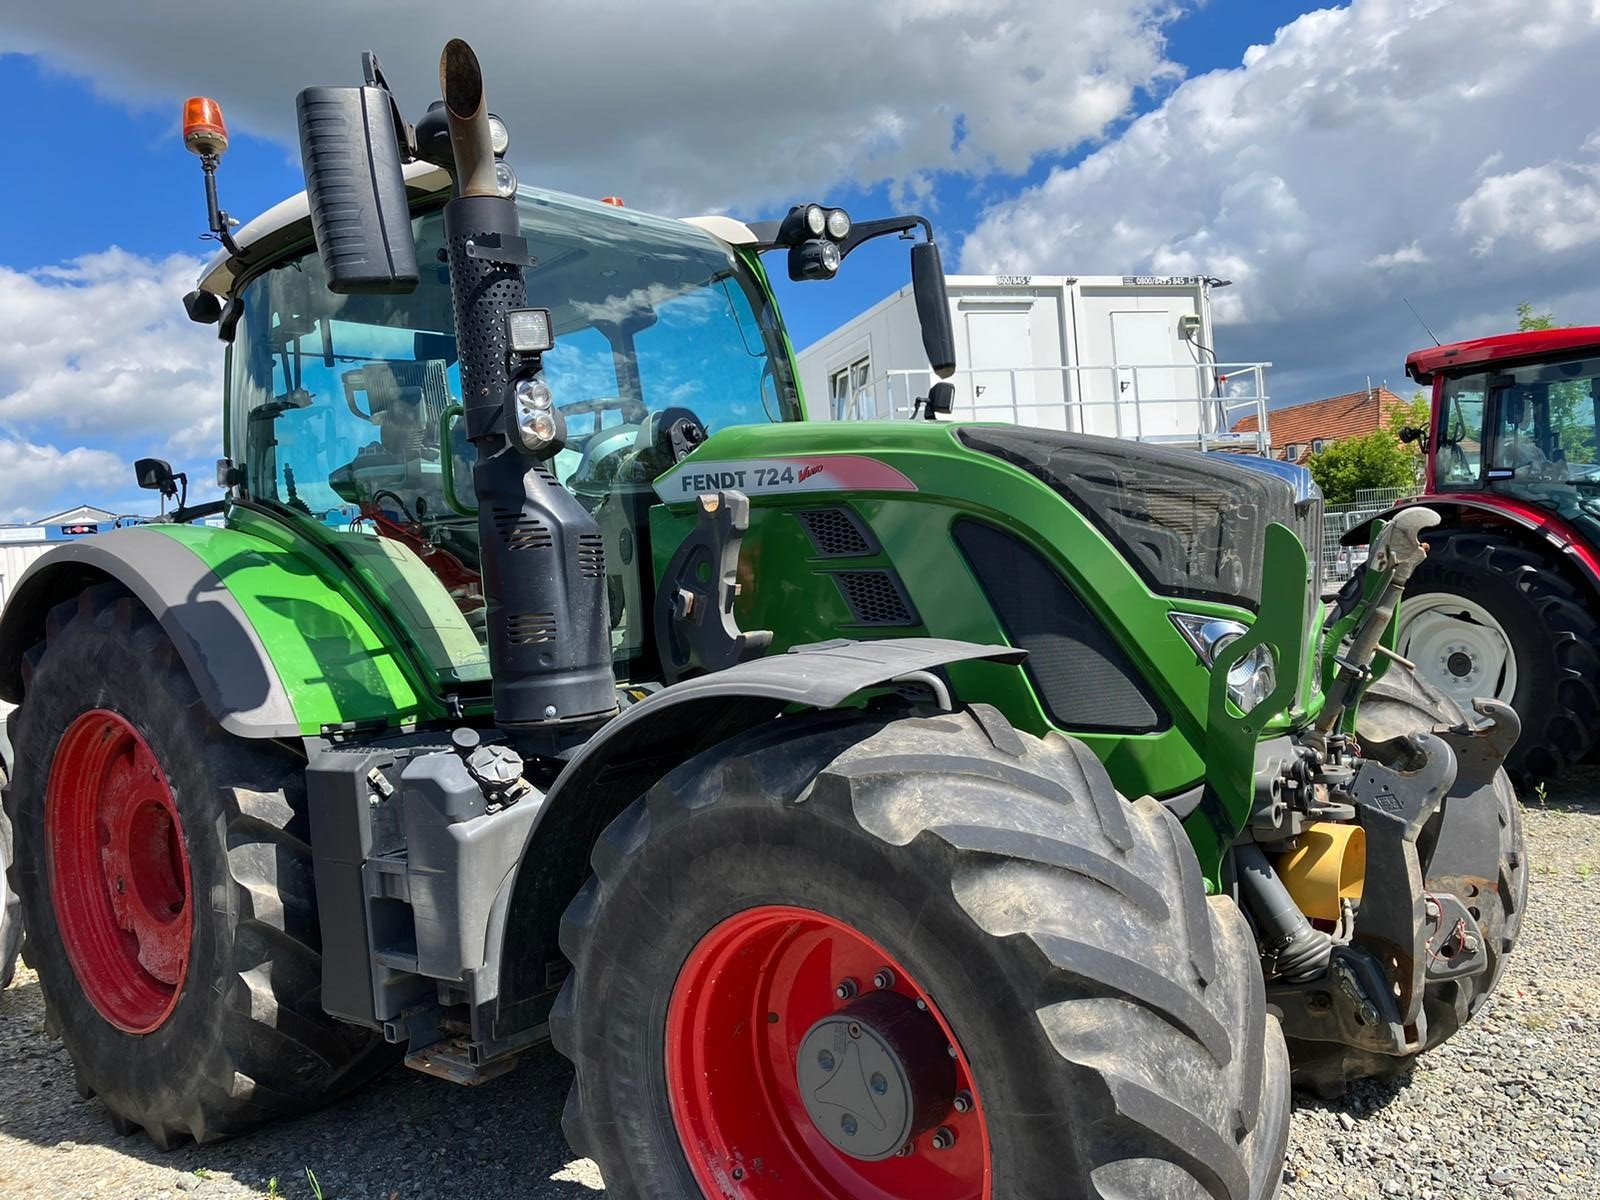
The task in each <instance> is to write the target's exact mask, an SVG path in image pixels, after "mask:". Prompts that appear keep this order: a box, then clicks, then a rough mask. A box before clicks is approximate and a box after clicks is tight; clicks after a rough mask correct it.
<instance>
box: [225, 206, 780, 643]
mask: <svg viewBox="0 0 1600 1200" xmlns="http://www.w3.org/2000/svg"><path fill="white" fill-rule="evenodd" d="M518 205H519V208H520V210H521V217H522V227H523V234H524V235H525V236H526V237H527V239H528V246H529V250H530V252H531V254H532V256H533V258H534V265H533V266H531V267H529V268H528V271H527V284H528V299H529V303H530V304H533V305H536V306H538V307H541V308H548V309H549V310H550V311H551V318H552V323H553V325H554V330H555V336H556V344H555V348H554V349H553V350H552V351H551V352H549V353H548V354H547V355H545V359H544V364H545V372H546V381H547V382H548V384H549V386H550V388H551V391H552V393H553V395H554V398H555V403H556V405H557V407H559V408H560V409H562V410H563V412H564V413H565V414H566V418H567V430H568V445H567V447H566V449H564V450H563V451H562V452H561V454H560V455H559V456H558V457H557V459H556V460H555V461H554V463H553V464H552V466H553V468H554V470H555V472H556V475H557V477H558V478H559V479H560V480H561V481H562V482H563V483H564V484H566V485H567V486H568V487H570V488H571V489H572V490H573V491H574V492H575V493H576V494H577V495H578V496H579V497H580V499H582V500H583V502H584V503H585V504H586V505H587V506H588V507H589V508H590V509H591V511H595V512H596V514H597V516H598V517H600V519H601V524H602V527H603V528H606V529H607V530H608V538H609V537H611V536H613V535H614V536H615V537H616V538H617V539H618V540H619V541H621V540H629V544H628V545H626V546H622V545H619V546H617V547H615V548H612V549H611V552H610V553H608V555H607V558H608V561H610V562H611V563H613V564H617V568H616V569H618V570H621V569H624V567H625V564H631V568H629V569H632V570H640V569H644V566H645V565H646V564H648V563H649V561H650V560H649V555H648V554H647V553H646V554H643V555H641V554H639V553H638V549H639V547H638V546H637V545H636V544H635V543H633V541H632V540H631V539H633V538H634V537H635V535H636V533H637V532H639V531H640V528H641V521H640V520H638V519H636V517H637V514H636V513H635V510H636V509H640V504H639V503H638V501H637V499H635V500H633V501H629V500H628V498H629V497H635V498H642V497H644V496H647V495H648V494H649V485H650V480H651V478H653V476H654V475H656V474H659V473H660V472H661V471H662V470H665V469H666V467H667V466H670V465H671V464H670V462H657V461H655V458H654V457H653V454H654V451H653V450H652V448H651V447H648V446H645V445H643V438H642V437H641V436H640V430H641V427H642V426H644V425H645V424H646V421H647V418H648V417H649V416H650V414H652V413H657V412H661V411H662V410H665V409H669V408H670V409H687V410H688V412H689V413H690V414H692V415H693V416H695V417H696V418H698V419H699V421H700V422H701V423H702V424H703V425H704V426H705V427H706V429H707V430H708V431H710V432H715V431H716V430H718V429H720V428H723V427H725V426H730V425H739V424H749V423H753V422H767V421H782V420H798V419H799V404H798V399H797V395H796V389H795V385H794V382H793V379H792V377H791V373H790V369H789V358H788V355H787V352H786V349H785V346H784V343H783V339H782V334H781V330H780V327H779V321H778V317H777V313H776V311H775V310H774V308H773V307H772V305H771V303H770V301H769V300H768V298H767V294H766V292H765V291H764V289H763V288H762V287H761V286H760V283H759V281H758V280H757V279H756V278H755V277H754V275H753V273H752V271H751V270H750V269H749V268H748V267H747V266H746V265H745V264H744V263H743V262H742V261H741V260H740V259H739V257H738V256H737V255H736V254H734V253H733V252H732V251H731V250H730V249H729V248H728V247H727V246H726V245H724V244H723V243H721V242H719V241H717V240H716V239H715V238H713V237H711V236H710V235H709V234H707V233H704V232H703V231H701V230H698V229H696V228H694V227H693V226H690V225H687V224H684V223H683V222H679V221H670V220H666V219H663V218H659V217H651V216H648V215H645V214H640V213H632V212H628V211H623V210H618V209H615V208H608V207H606V206H603V205H599V204H592V203H589V202H586V201H581V200H576V199H573V198H570V197H564V196H559V195H554V194H549V193H542V192H536V191H531V190H527V189H524V190H523V191H522V192H521V193H520V194H519V197H518ZM413 225H414V232H415V236H416V241H417V259H418V262H419V263H420V264H422V281H421V283H420V285H419V286H418V287H417V288H416V290H415V291H414V292H412V293H410V294H408V295H403V296H370V295H359V296H337V295H334V294H333V293H331V292H329V291H328V290H327V288H326V286H325V284H324V276H323V271H322V263H321V260H320V259H319V257H318V256H317V253H316V251H315V249H314V248H308V249H307V250H306V252H305V253H304V254H302V255H301V256H300V257H298V258H294V259H292V260H289V261H286V262H284V263H283V264H281V265H279V266H276V267H274V268H273V269H272V270H270V271H268V272H266V273H265V274H263V275H261V276H259V277H257V278H256V279H254V280H253V281H252V282H250V283H249V284H248V285H246V286H245V288H244V289H243V292H242V303H243V313H242V317H241V321H240V325H239V328H238V331H237V334H236V337H235V340H234V344H233V348H232V352H231V369H230V378H229V407H228V415H229V443H230V451H231V454H232V456H233V458H234V461H235V462H236V463H237V464H239V465H241V466H242V467H243V468H244V476H245V482H244V485H243V487H244V492H245V494H246V495H248V496H249V497H250V498H251V499H253V500H257V501H263V502H266V503H269V504H273V505H276V506H279V507H282V508H285V509H288V510H292V511H293V512H296V513H298V514H300V515H301V516H302V517H305V518H308V519H310V520H313V521H315V522H318V523H319V524H321V525H323V526H324V527H326V528H327V529H328V530H329V531H330V533H336V534H339V535H348V536H350V537H359V538H362V539H365V540H367V541H371V540H372V535H374V534H376V535H379V536H380V537H382V538H387V539H390V540H392V541H394V542H398V543H401V544H403V545H405V546H406V547H408V548H409V549H410V550H411V551H413V552H414V553H415V555H416V556H417V557H418V558H420V559H421V561H422V562H423V563H424V564H425V565H426V566H427V568H428V569H429V570H430V571H431V572H432V574H433V575H434V577H436V578H437V579H438V580H439V582H440V583H442V584H443V585H444V587H445V589H446V590H447V591H448V592H449V594H450V596H451V597H452V599H453V601H454V603H455V604H456V606H457V607H458V608H459V609H460V612H461V614H463V615H465V616H466V617H467V618H468V619H469V621H470V622H471V624H472V625H473V627H474V629H475V631H477V632H478V633H479V634H480V636H481V631H482V604H483V601H482V595H481V591H480V589H479V586H478V573H477V566H478V555H477V525H476V521H475V519H474V518H473V516H472V511H473V499H472V494H471V486H472V484H471V478H472V476H471V463H472V457H473V451H472V447H471V446H470V444H469V443H467V441H466V439H465V435H464V432H463V430H462V429H461V426H460V422H459V421H455V420H454V419H453V416H452V415H451V413H452V408H453V406H455V405H458V404H459V403H460V394H461V376H460V364H459V362H458V360H457V356H456V347H455V336H454V329H453V320H452V298H451V292H450V280H449V272H448V268H447V267H446V265H445V263H444V261H443V259H444V255H443V246H444V236H443V225H444V219H443V213H442V211H434V212H431V213H427V214H424V215H422V216H419V217H418V218H416V219H415V221H414V222H413ZM452 477H453V481H454V488H453V490H452V489H451V488H449V487H447V481H448V480H450V479H452ZM618 505H622V506H624V507H626V508H627V511H628V514H629V515H628V516H626V518H625V519H616V520H611V521H610V522H609V523H608V520H607V517H608V516H611V517H615V516H616V515H617V514H615V513H607V512H604V511H602V510H604V509H606V508H607V507H608V506H610V507H613V508H615V507H617V506H618ZM640 511H642V509H641V510H640ZM643 528H645V529H647V522H645V523H643ZM386 553H387V556H388V558H389V559H392V560H393V559H401V560H407V561H409V559H408V556H405V555H403V554H401V555H396V554H395V553H393V550H392V547H391V548H390V549H389V550H388V551H386ZM612 590H613V618H614V621H615V622H616V623H617V624H618V629H617V631H616V636H615V637H614V643H615V644H616V649H617V651H618V656H619V658H624V659H625V658H628V657H629V656H631V655H633V654H635V653H636V652H637V651H638V649H639V647H640V645H641V644H642V636H641V630H640V629H630V628H629V623H630V620H631V622H632V624H633V625H639V624H640V614H638V613H619V612H618V611H617V610H618V609H619V608H621V609H627V608H629V607H633V608H637V607H638V604H639V603H640V601H639V600H638V599H635V602H634V604H633V605H631V606H630V605H629V604H628V603H627V597H628V596H630V595H631V596H634V597H638V596H639V593H638V590H637V585H636V584H635V586H634V587H632V588H625V587H624V586H623V581H621V580H614V581H613V589H612Z"/></svg>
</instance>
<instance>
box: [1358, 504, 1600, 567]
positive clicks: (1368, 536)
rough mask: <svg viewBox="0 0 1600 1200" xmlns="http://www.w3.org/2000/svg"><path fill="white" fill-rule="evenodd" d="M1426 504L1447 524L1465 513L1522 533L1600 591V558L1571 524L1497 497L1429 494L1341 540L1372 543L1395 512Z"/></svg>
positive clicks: (1398, 506) (1368, 522)
mask: <svg viewBox="0 0 1600 1200" xmlns="http://www.w3.org/2000/svg"><path fill="white" fill-rule="evenodd" d="M1419 505H1426V506H1427V507H1428V508H1431V509H1433V510H1435V511H1436V512H1438V513H1439V515H1440V516H1442V517H1444V518H1445V524H1447V525H1449V524H1458V523H1459V517H1460V515H1461V514H1462V513H1465V512H1472V513H1482V514H1485V515H1487V516H1488V517H1490V518H1493V519H1495V520H1498V521H1501V522H1503V523H1504V524H1506V525H1508V526H1510V527H1511V528H1513V529H1515V530H1517V531H1518V532H1520V533H1521V534H1522V535H1523V536H1524V537H1525V538H1526V539H1527V540H1528V541H1529V542H1531V543H1534V544H1536V545H1542V546H1545V547H1548V548H1550V549H1553V550H1555V551H1557V552H1558V553H1559V555H1560V558H1561V561H1564V562H1568V563H1570V564H1571V565H1572V567H1573V569H1574V570H1576V571H1577V572H1578V574H1579V575H1581V576H1582V577H1583V578H1584V579H1585V580H1587V581H1588V583H1589V586H1590V587H1593V588H1596V589H1600V557H1596V555H1595V552H1594V551H1593V550H1591V549H1590V548H1589V546H1588V543H1587V542H1586V541H1585V540H1584V538H1583V535H1582V534H1580V533H1578V531H1577V530H1575V529H1574V528H1573V527H1572V526H1571V525H1570V524H1569V523H1568V522H1566V521H1565V520H1563V519H1562V518H1561V517H1559V516H1557V515H1556V514H1555V513H1552V512H1548V511H1546V510H1544V509H1541V508H1535V507H1533V506H1532V505H1526V504H1521V503H1518V502H1517V501H1515V500H1511V499H1509V498H1507V497H1503V496H1494V495H1470V496H1453V495H1437V494H1435V495H1428V496H1416V497H1413V498H1411V499H1409V500H1405V501H1403V502H1401V503H1400V504H1396V505H1395V506H1394V507H1392V508H1390V509H1388V510H1386V511H1384V512H1381V513H1377V514H1376V515H1374V516H1372V517H1370V518H1368V519H1367V520H1365V521H1363V522H1362V523H1361V524H1359V525H1356V526H1354V527H1353V528H1351V529H1349V530H1348V531H1346V532H1345V534H1344V535H1343V536H1342V537H1340V539H1339V544H1340V545H1343V546H1364V545H1366V544H1367V543H1369V542H1370V541H1371V540H1372V527H1373V525H1374V524H1375V523H1376V522H1378V521H1392V520H1393V519H1394V517H1395V514H1396V513H1399V512H1402V511H1404V510H1405V509H1408V508H1416V507H1417V506H1419Z"/></svg>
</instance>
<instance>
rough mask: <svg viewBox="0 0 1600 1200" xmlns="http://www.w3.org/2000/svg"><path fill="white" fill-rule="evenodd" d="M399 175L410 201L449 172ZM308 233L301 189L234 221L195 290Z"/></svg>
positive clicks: (733, 227) (712, 230) (708, 222)
mask: <svg viewBox="0 0 1600 1200" xmlns="http://www.w3.org/2000/svg"><path fill="white" fill-rule="evenodd" d="M403 175H404V177H405V182H406V194H407V196H408V197H409V198H410V199H411V200H413V201H415V200H418V199H420V198H422V197H425V196H431V195H434V194H436V193H439V192H444V191H446V190H448V189H449V187H450V175H449V173H448V172H447V171H445V170H444V169H443V168H440V167H436V166H434V165H433V164H432V163H425V162H414V163H407V164H406V165H405V167H404V168H403ZM682 219H683V220H684V221H685V223H687V224H689V225H694V226H697V227H698V228H700V229H703V230H705V231H706V232H707V233H709V234H711V235H712V236H713V237H718V238H721V239H722V240H723V241H725V242H727V243H729V244H730V245H735V246H753V245H757V244H758V241H759V239H758V238H757V237H756V235H755V233H754V232H752V231H751V229H750V227H749V226H748V225H746V224H745V223H744V222H743V221H738V220H735V219H734V218H732V217H724V216H705V217H685V218H682ZM310 236H311V203H310V201H308V200H307V199H306V194H305V193H304V192H297V193H295V194H294V195H293V196H290V197H289V198H288V199H287V200H281V201H279V202H278V203H277V204H274V205H273V206H272V207H271V208H269V209H267V210H266V211H265V212H263V213H262V214H261V215H260V216H258V217H256V218H255V219H253V220H251V221H248V222H246V223H245V224H244V225H242V226H240V228H239V230H238V232H236V233H235V234H234V235H233V240H234V242H235V243H236V244H237V245H238V247H239V249H240V250H241V251H243V254H242V255H239V256H236V255H233V254H230V253H228V251H226V250H223V251H221V252H219V253H218V254H217V255H216V256H215V257H214V258H212V260H211V261H210V262H209V263H207V264H206V268H205V270H204V271H202V272H201V273H200V290H201V291H205V292H211V293H213V294H214V295H217V296H220V297H222V298H223V299H227V297H228V296H229V295H230V294H231V293H232V291H233V285H234V284H235V283H236V282H237V281H238V279H239V277H240V276H241V275H243V274H244V273H245V271H246V270H248V269H249V268H250V267H253V266H255V265H256V264H257V263H260V262H263V261H265V260H266V259H270V258H271V257H272V256H273V255H275V254H277V253H278V252H279V251H280V250H283V249H284V248H285V247H287V246H291V245H293V244H295V243H297V242H303V241H305V240H306V239H307V238H309V237H310Z"/></svg>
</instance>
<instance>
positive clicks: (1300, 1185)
mask: <svg viewBox="0 0 1600 1200" xmlns="http://www.w3.org/2000/svg"><path fill="white" fill-rule="evenodd" d="M1524 815H1525V820H1526V822H1527V828H1528V842H1529V853H1530V859H1531V863H1532V870H1533V875H1532V879H1531V887H1530V898H1529V907H1528V913H1527V916H1526V919H1525V920H1524V922H1523V926H1522V934H1521V942H1520V944H1519V946H1518V950H1517V953H1516V954H1515V955H1514V956H1513V957H1512V959H1511V963H1510V965H1509V967H1508V968H1507V970H1506V974H1505V977H1504V978H1503V979H1502V981H1501V983H1500V987H1499V989H1498V990H1497V991H1496V993H1495V995H1494V997H1493V998H1492V999H1491V1000H1490V1001H1489V1003H1488V1004H1486V1005H1485V1006H1484V1008H1483V1010H1482V1011H1481V1012H1480V1013H1479V1014H1478V1016H1477V1018H1476V1019H1475V1020H1474V1021H1473V1022H1472V1023H1471V1024H1470V1025H1469V1026H1468V1027H1467V1028H1466V1029H1465V1030H1463V1031H1462V1033H1461V1034H1460V1035H1459V1036H1458V1037H1456V1038H1455V1039H1454V1040H1453V1041H1451V1042H1449V1043H1447V1044H1446V1045H1444V1046H1443V1047H1441V1048H1440V1049H1438V1050H1436V1051H1435V1052H1434V1053H1432V1054H1430V1055H1428V1056H1427V1057H1426V1058H1424V1059H1423V1060H1422V1062H1421V1064H1420V1065H1419V1066H1418V1068H1417V1070H1416V1071H1415V1072H1414V1073H1413V1075H1412V1076H1411V1077H1410V1078H1408V1079H1404V1080H1398V1081H1394V1082H1391V1083H1385V1084H1371V1083H1364V1084H1359V1085H1357V1086H1356V1087H1354V1088H1353V1089H1352V1090H1351V1091H1350V1093H1349V1094H1348V1095H1346V1096H1345V1097H1344V1098H1343V1099H1341V1100H1339V1101H1337V1102H1335V1103H1331V1104H1330V1103H1324V1102H1322V1101H1319V1100H1316V1099H1314V1098H1312V1097H1310V1096H1307V1095H1301V1094H1296V1096H1295V1098H1294V1102H1295V1116H1294V1127H1293V1134H1292V1137H1291V1140H1290V1145H1289V1157H1288V1161H1287V1163H1286V1164H1285V1167H1284V1188H1283V1194H1282V1200H1380V1198H1382V1197H1406V1198H1409V1200H1542V1198H1543V1197H1551V1196H1554V1197H1567V1198H1570V1200H1579V1198H1583V1200H1588V1198H1591V1197H1594V1196H1596V1195H1600V1090H1597V1088H1596V1084H1595V1082H1594V1081H1595V1080H1596V1079H1600V1022H1596V1020H1595V1011H1596V1008H1595V999H1594V998H1595V996H1596V995H1597V994H1600V769H1594V768H1587V769H1584V770H1582V771H1580V772H1576V773H1574V774H1573V775H1571V776H1569V778H1568V779H1567V780H1566V781H1564V782H1563V783H1562V784H1561V785H1560V786H1559V787H1557V788H1552V789H1551V790H1550V792H1549V794H1548V795H1547V796H1545V797H1543V799H1542V800H1541V799H1540V798H1539V797H1537V796H1528V797H1526V798H1525V804H1524ZM570 1080H571V1072H570V1070H569V1068H568V1067H567V1064H566V1062H565V1061H564V1060H563V1059H561V1058H560V1057H559V1056H558V1055H556V1054H555V1053H554V1052H553V1051H550V1050H543V1051H539V1052H536V1053H532V1054H530V1055H528V1056H527V1058H526V1059H525V1061H524V1063H523V1064H522V1066H521V1067H519V1068H518V1069H517V1070H515V1071H513V1072H511V1073H510V1074H508V1075H504V1076H502V1077H501V1078H499V1079H496V1080H493V1081H491V1082H489V1083H487V1084H485V1085H483V1086H482V1087H479V1088H471V1089H468V1088H460V1087H456V1086H454V1085H452V1084H449V1083H445V1082H443V1081H441V1080H436V1079H431V1078H428V1077H427V1076H424V1075H420V1074H417V1073H416V1072H414V1071H409V1070H407V1069H405V1068H404V1067H396V1068H395V1069H394V1070H393V1071H391V1072H389V1074H387V1075H386V1076H384V1077H383V1078H382V1079H380V1080H379V1081H377V1082H376V1083H375V1084H373V1085H372V1086H370V1087H368V1088H365V1089H363V1090H362V1091H361V1092H360V1093H358V1094H357V1095H355V1096H353V1097H351V1098H350V1099H348V1100H346V1101H344V1102H342V1103H340V1104H337V1105H335V1106H334V1107H332V1108H330V1109H326V1110H324V1111H322V1112H320V1113H314V1114H311V1115H309V1116H306V1117H303V1118H300V1119H299V1120H295V1121H285V1122H280V1123H278V1124H275V1125H271V1126H269V1127H267V1128H266V1129H263V1130H261V1131H260V1132H258V1133H255V1134H252V1135H251V1136H249V1137H246V1138H242V1139H239V1140H236V1141H232V1142H222V1143H220V1144H217V1145H212V1146H187V1147H185V1148H183V1149H181V1150H176V1151H173V1152H171V1153H162V1152H161V1151H159V1150H157V1149H155V1147H153V1146H152V1145H150V1143H149V1142H148V1141H146V1140H145V1139H144V1137H143V1136H142V1135H140V1136H137V1137H130V1138H120V1137H118V1136H117V1135H116V1134H114V1133H113V1132H112V1131H111V1128H110V1126H109V1125H108V1124H107V1123H106V1118H105V1112H104V1109H103V1108H102V1107H101V1105H100V1102H99V1101H97V1100H87V1101H85V1100H81V1099H79V1098H78V1094H77V1092H76V1090H75V1089H74V1087H73V1077H72V1065H71V1063H70V1062H69V1061H68V1059H67V1055H66V1052H65V1051H64V1050H63V1049H62V1048H61V1045H60V1043H59V1042H53V1041H50V1040H49V1039H48V1038H47V1037H46V1036H45V1032H44V1009H43V1004H42V1002H41V1000H40V997H39V985H38V980H37V978H36V977H35V976H34V975H33V973H32V972H31V971H28V970H26V969H22V970H19V971H18V973H17V980H16V982H15V983H13V984H12V986H11V987H10V988H9V989H7V990H6V991H4V992H0V1197H4V1198H5V1200H44V1198H46V1197H48V1198H50V1200H102V1198H109V1197H115V1198H116V1200H122V1198H124V1197H126V1198H131V1200H191V1198H192V1200H242V1198H245V1197H266V1196H271V1195H274V1194H276V1195H278V1196H281V1197H283V1198H284V1200H311V1197H312V1196H313V1192H312V1189H311V1185H310V1183H309V1181H308V1179H307V1177H306V1169H307V1168H310V1169H311V1170H312V1171H314V1172H315V1173H316V1176H317V1180H318V1183H319V1184H320V1185H321V1187H322V1191H323V1195H324V1197H326V1200H423V1198H426V1200H456V1198H460V1200H477V1198H480V1197H487V1196H496V1197H507V1198H511V1197H525V1198H527V1200H594V1198H595V1197H597V1196H601V1195H603V1194H604V1191H603V1186H602V1184H601V1181H600V1175H599V1172H598V1171H597V1170H596V1169H595V1166H594V1164H593V1163H591V1162H589V1161H587V1160H582V1159H580V1160H573V1159H572V1158H571V1151H569V1150H568V1149H567V1146H566V1143H565V1141H564V1140H563V1139H562V1137H561V1129H560V1115H561V1106H562V1104H563V1102H564V1100H565V1098H566V1090H567V1085H568V1083H569V1082H570ZM274 1180H276V1181H277V1182H276V1185H274V1183H273V1181H274ZM274 1187H275V1188H276V1190H275V1191H274Z"/></svg>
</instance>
